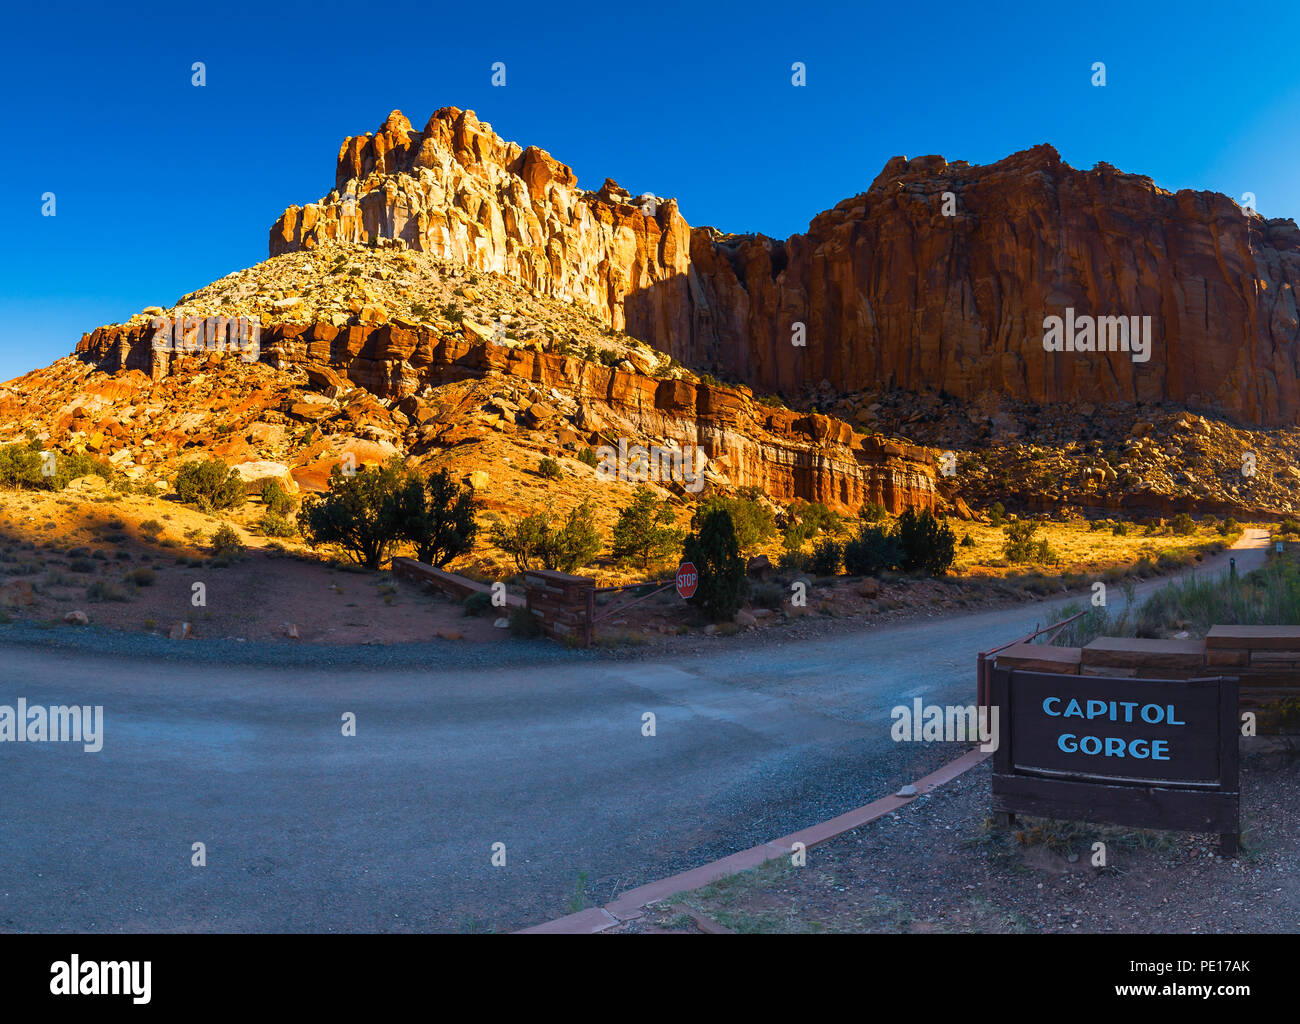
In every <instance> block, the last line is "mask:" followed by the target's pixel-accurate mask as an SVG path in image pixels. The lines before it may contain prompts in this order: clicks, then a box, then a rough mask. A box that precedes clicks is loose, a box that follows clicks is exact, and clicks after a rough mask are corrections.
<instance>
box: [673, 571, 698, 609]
mask: <svg viewBox="0 0 1300 1024" xmlns="http://www.w3.org/2000/svg"><path fill="white" fill-rule="evenodd" d="M699 585H700V574H699V573H698V572H696V571H695V563H694V562H683V563H682V564H681V565H679V566H678V567H677V596H678V597H680V598H682V600H686V599H687V598H689V597H693V596H695V588H696V587H698V586H699Z"/></svg>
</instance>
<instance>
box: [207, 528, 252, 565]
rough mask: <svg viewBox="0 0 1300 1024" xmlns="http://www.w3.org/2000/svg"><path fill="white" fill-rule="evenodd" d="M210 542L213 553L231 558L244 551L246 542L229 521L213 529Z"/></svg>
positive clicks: (216, 555) (218, 556) (215, 555)
mask: <svg viewBox="0 0 1300 1024" xmlns="http://www.w3.org/2000/svg"><path fill="white" fill-rule="evenodd" d="M208 543H209V544H211V545H212V554H213V556H214V557H216V558H224V559H230V558H234V557H235V556H236V555H239V554H243V552H244V542H243V541H242V540H240V538H239V534H238V533H236V532H235V531H234V529H233V528H231V526H230V524H229V523H222V524H221V525H220V526H219V527H217V529H215V530H213V531H212V537H211V538H210V539H209V541H208Z"/></svg>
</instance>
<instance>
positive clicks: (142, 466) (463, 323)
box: [0, 243, 964, 520]
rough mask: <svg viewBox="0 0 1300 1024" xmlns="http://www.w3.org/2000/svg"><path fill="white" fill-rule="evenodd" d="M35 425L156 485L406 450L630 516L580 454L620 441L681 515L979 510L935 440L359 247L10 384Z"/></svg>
mask: <svg viewBox="0 0 1300 1024" xmlns="http://www.w3.org/2000/svg"><path fill="white" fill-rule="evenodd" d="M209 318H218V322H223V321H224V320H237V319H243V320H246V321H252V322H254V323H256V325H257V326H258V335H259V338H258V342H259V351H258V358H257V359H256V360H254V361H251V362H249V361H245V358H244V354H243V353H239V352H237V351H234V350H229V349H228V350H226V351H214V350H212V347H211V345H210V344H209V341H210V340H211V339H210V338H208V337H206V333H207V331H208V328H209V325H210V323H211V322H212V321H211V320H210V319H209ZM160 322H162V323H177V322H179V323H182V324H183V331H182V337H181V339H180V340H179V341H178V342H176V343H175V344H173V345H172V346H171V350H168V349H167V348H160V347H159V346H157V345H156V344H155V338H156V335H157V331H158V326H157V325H158V324H159V323H160ZM23 433H31V434H34V435H35V436H37V437H39V438H41V439H42V440H43V441H44V442H45V443H46V444H47V445H49V446H53V447H57V448H61V449H63V450H66V451H83V450H84V451H88V452H91V453H92V454H98V455H101V456H104V457H107V458H109V460H110V461H111V462H112V463H113V465H114V466H115V467H116V468H117V469H119V470H120V471H121V472H123V473H124V474H125V475H127V476H128V477H129V478H131V479H132V480H135V481H137V482H138V483H139V484H140V485H141V486H145V487H148V486H152V485H153V484H154V483H155V482H156V483H157V486H158V487H159V488H166V487H167V481H168V480H169V479H170V478H171V476H172V475H173V474H174V473H175V471H176V469H177V468H178V466H179V464H180V463H181V462H183V461H185V460H186V459H188V458H192V457H193V456H194V455H195V454H199V453H201V452H204V453H210V454H213V455H217V456H219V457H221V458H223V459H225V460H226V461H227V462H229V463H230V464H232V465H234V466H236V467H237V468H239V469H240V472H241V474H243V475H245V477H246V478H247V479H248V480H249V481H250V485H252V484H254V483H255V482H256V481H257V480H259V479H260V478H261V477H263V476H267V475H272V476H277V477H280V478H282V479H283V480H284V481H285V482H286V483H287V484H288V485H289V486H290V487H291V489H301V490H319V489H323V488H324V487H325V486H326V482H327V479H328V474H329V471H330V469H331V468H332V467H333V466H335V465H337V464H338V463H339V462H340V460H343V459H349V460H350V461H352V462H353V463H355V464H358V465H362V464H370V463H376V462H381V461H384V460H385V459H387V458H390V457H392V456H394V455H401V456H402V457H404V458H406V459H407V460H408V461H414V462H416V463H420V464H424V463H429V464H431V465H434V466H444V465H445V466H447V467H448V468H450V469H452V470H453V471H455V472H456V473H457V475H459V476H461V477H462V478H464V479H466V480H469V481H472V482H474V484H475V486H476V487H477V488H479V489H481V490H484V491H487V492H490V494H489V497H488V499H487V500H488V502H489V507H490V508H493V509H494V511H495V512H496V513H497V514H505V515H517V514H521V513H528V512H533V511H537V510H538V509H539V507H545V508H563V507H566V506H568V505H571V504H576V503H577V501H579V500H581V499H582V498H583V497H590V498H592V500H593V501H594V502H595V504H596V505H597V507H598V508H599V509H600V511H601V512H602V513H607V514H608V517H609V518H610V519H611V520H612V516H613V513H614V512H616V511H617V508H618V507H621V505H622V504H625V503H626V500H627V495H628V493H629V492H630V490H631V488H632V487H634V486H635V485H636V483H637V479H636V478H637V474H636V473H635V472H630V473H628V474H627V477H628V478H627V479H619V480H616V481H613V482H610V481H608V480H604V479H602V478H601V477H600V476H599V474H598V473H597V471H596V468H595V467H593V466H592V465H590V464H584V463H583V462H581V461H580V460H579V459H578V458H577V456H579V455H580V454H582V452H583V449H585V448H591V449H593V451H594V450H598V449H600V448H601V446H609V447H610V448H612V449H618V448H619V446H620V442H622V443H623V445H624V447H628V448H631V447H635V446H638V445H640V446H643V447H646V448H655V449H659V450H660V451H668V452H672V451H677V450H682V451H689V452H690V453H691V456H692V458H693V459H695V460H696V465H695V467H694V468H695V469H697V470H698V473H699V485H700V486H699V488H695V487H692V486H691V485H692V483H693V481H690V480H685V479H663V478H662V477H659V478H656V477H651V478H650V481H649V482H650V483H652V484H655V485H657V486H659V487H660V488H661V489H662V490H664V491H665V492H667V493H673V494H676V495H678V496H679V498H681V499H682V500H683V501H684V502H689V500H690V499H691V497H692V496H693V495H696V494H700V493H707V492H708V490H711V489H719V488H721V489H723V490H732V489H735V488H739V487H753V488H757V489H758V490H760V491H762V492H764V493H765V494H767V495H768V496H769V498H771V499H772V500H774V501H775V502H778V503H786V502H791V501H795V500H804V501H820V502H825V503H826V504H828V505H830V506H832V507H835V508H839V509H856V508H858V507H860V506H861V505H862V504H864V503H867V502H878V503H880V504H882V505H884V506H885V507H886V508H888V509H890V510H891V511H895V512H897V511H901V510H902V509H904V508H907V507H913V506H920V507H926V508H931V507H943V508H947V507H955V508H958V509H959V510H960V509H964V506H962V505H961V504H960V502H959V501H957V500H955V498H954V496H952V495H951V489H948V492H949V494H948V497H945V495H944V494H943V493H942V491H943V489H942V488H941V487H940V486H939V483H938V480H937V471H936V469H935V464H934V458H933V455H932V453H931V452H930V451H929V450H928V449H925V448H921V447H917V446H912V445H908V444H906V443H903V442H900V441H895V440H891V439H888V438H886V437H883V436H880V435H879V433H878V432H870V433H868V432H866V431H863V430H862V429H860V428H859V429H854V428H852V427H851V426H850V425H849V424H847V423H845V422H843V421H842V420H839V419H836V418H834V417H831V416H827V415H822V414H817V413H806V412H800V411H797V410H792V409H789V408H785V407H783V406H782V405H781V404H780V403H779V402H773V401H771V400H760V398H759V397H756V396H755V395H754V394H753V393H752V392H751V391H750V390H749V389H748V388H746V387H743V386H724V385H721V384H719V383H718V382H716V381H712V380H710V379H703V378H700V377H699V376H697V375H696V374H694V373H692V372H691V371H690V370H688V369H687V368H685V367H683V366H681V365H680V364H678V363H676V362H675V360H673V359H672V358H671V357H669V356H668V355H666V354H665V353H661V352H657V351H655V350H654V349H652V348H651V347H650V346H648V345H646V344H645V343H644V342H641V341H638V340H637V339H634V338H631V337H629V336H627V335H625V334H617V333H612V332H610V331H609V330H608V329H605V328H602V327H601V326H600V325H599V324H598V323H597V322H596V321H595V320H594V319H592V318H591V317H590V316H588V315H584V314H582V313H579V312H578V311H576V310H575V309H574V308H573V306H572V304H568V303H561V302H557V301H554V300H550V299H548V298H546V297H545V296H537V295H534V294H532V293H530V292H529V291H527V290H525V289H524V288H522V287H521V286H519V285H517V284H515V283H514V282H512V281H511V280H509V279H507V278H505V277H500V276H497V275H493V274H478V273H475V272H471V271H469V270H468V269H466V268H465V267H463V266H460V265H457V264H455V263H453V262H448V261H443V260H440V259H438V258H435V257H432V256H429V255H428V254H424V253H413V252H409V251H406V252H404V251H399V250H396V249H393V248H372V247H369V246H365V245H360V244H336V243H322V244H321V245H319V246H317V247H314V248H313V249H312V250H311V251H305V250H304V251H299V252H295V253H288V254H285V255H282V256H278V257H275V258H272V259H270V260H267V261H266V262H265V263H262V264H259V265H257V266H255V267H252V268H249V269H248V270H245V271H240V272H238V273H236V274H232V275H230V276H229V277H227V278H223V279H221V280H220V281H217V282H214V283H213V284H211V285H208V286H206V287H205V288H203V289H200V290H199V291H198V292H194V293H192V294H190V295H187V296H184V297H183V298H182V299H181V300H180V301H179V302H178V303H177V304H176V305H175V306H173V307H171V308H170V309H163V308H161V307H153V308H150V309H148V310H146V311H144V312H142V313H140V314H137V315H136V316H134V317H132V318H131V320H130V321H128V322H127V323H124V324H115V325H108V326H104V327H100V328H97V329H96V330H94V331H92V332H90V333H88V334H87V335H85V336H84V337H83V338H82V340H81V342H80V344H79V345H78V346H77V351H76V353H75V355H74V356H73V357H69V358H67V359H64V360H60V361H59V362H57V363H55V364H54V365H53V366H51V367H48V368H45V369H42V370H37V371H33V372H32V373H30V374H27V375H26V376H25V377H22V378H19V379H18V380H16V381H13V382H10V384H9V385H7V386H5V387H3V388H0V438H3V437H15V436H20V435H22V434H23ZM543 458H555V459H559V460H560V461H561V463H562V464H563V465H564V467H565V483H564V484H563V485H562V492H561V493H556V486H543V487H542V489H541V490H540V491H536V493H533V491H534V490H535V485H536V484H538V483H542V484H544V483H545V482H544V481H542V480H541V478H540V477H538V476H537V473H536V470H535V468H534V467H536V465H537V464H538V462H539V460H541V459H543ZM548 492H549V493H548Z"/></svg>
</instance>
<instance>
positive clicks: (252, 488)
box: [234, 460, 298, 494]
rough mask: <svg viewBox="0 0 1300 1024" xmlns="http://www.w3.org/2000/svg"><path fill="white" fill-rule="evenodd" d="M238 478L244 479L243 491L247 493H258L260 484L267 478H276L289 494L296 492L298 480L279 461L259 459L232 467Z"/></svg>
mask: <svg viewBox="0 0 1300 1024" xmlns="http://www.w3.org/2000/svg"><path fill="white" fill-rule="evenodd" d="M234 470H235V472H236V473H238V474H239V478H240V479H241V480H243V481H244V491H245V492H246V493H248V494H260V493H261V492H262V485H263V484H264V483H265V482H266V481H267V480H277V481H279V483H280V485H281V486H282V487H283V488H284V489H285V490H286V491H288V492H289V493H290V494H297V493H298V481H296V480H295V479H294V478H293V473H292V472H291V471H290V470H289V467H288V466H286V465H284V464H283V463H280V462H268V461H265V460H260V461H256V462H241V463H239V464H238V465H236V466H235V467H234Z"/></svg>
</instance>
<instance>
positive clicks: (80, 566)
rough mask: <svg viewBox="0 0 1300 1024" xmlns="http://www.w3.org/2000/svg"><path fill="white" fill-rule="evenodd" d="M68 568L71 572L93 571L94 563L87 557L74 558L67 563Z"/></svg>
mask: <svg viewBox="0 0 1300 1024" xmlns="http://www.w3.org/2000/svg"><path fill="white" fill-rule="evenodd" d="M68 569H69V570H71V571H72V572H94V571H95V563H94V562H92V561H91V560H90V559H89V558H74V559H73V560H72V561H71V562H70V563H68Z"/></svg>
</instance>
